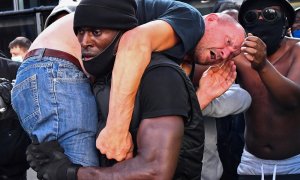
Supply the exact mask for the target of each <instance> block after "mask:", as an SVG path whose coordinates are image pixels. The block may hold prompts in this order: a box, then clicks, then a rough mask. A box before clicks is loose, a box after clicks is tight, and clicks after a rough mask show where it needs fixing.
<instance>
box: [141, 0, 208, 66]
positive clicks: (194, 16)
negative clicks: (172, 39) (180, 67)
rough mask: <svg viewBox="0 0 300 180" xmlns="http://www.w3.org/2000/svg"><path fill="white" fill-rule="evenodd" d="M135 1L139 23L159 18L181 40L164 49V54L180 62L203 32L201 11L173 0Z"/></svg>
mask: <svg viewBox="0 0 300 180" xmlns="http://www.w3.org/2000/svg"><path fill="white" fill-rule="evenodd" d="M137 3H138V10H137V18H138V21H139V24H145V23H147V22H150V21H153V20H157V19H160V20H163V21H166V22H167V23H169V24H170V25H171V26H172V28H173V30H174V31H175V32H176V34H177V36H178V37H179V39H180V40H181V42H180V43H179V44H177V45H176V46H174V47H173V48H170V49H169V50H166V51H164V54H166V55H168V56H171V57H172V59H173V60H174V58H176V62H177V63H181V59H182V58H183V57H184V55H185V54H186V53H187V52H189V51H191V50H193V49H194V48H195V46H196V45H197V43H198V41H199V39H200V38H201V37H202V35H203V34H204V26H205V25H204V20H203V17H202V15H201V13H200V12H199V11H198V10H197V9H196V8H194V7H193V6H191V5H189V4H186V3H183V2H179V1H174V0H155V1H153V0H137Z"/></svg>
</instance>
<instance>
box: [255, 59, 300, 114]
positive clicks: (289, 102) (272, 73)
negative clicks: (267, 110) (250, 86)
mask: <svg viewBox="0 0 300 180" xmlns="http://www.w3.org/2000/svg"><path fill="white" fill-rule="evenodd" d="M292 66H293V65H292ZM294 66H295V67H298V68H299V67H300V64H299V63H298V65H297V66H296V65H294ZM295 70H296V69H295V68H293V67H292V68H291V70H290V72H289V75H288V77H284V76H283V75H282V74H281V73H280V72H278V71H277V70H276V69H275V67H274V66H273V65H272V64H271V63H270V62H269V61H267V62H266V65H265V66H264V67H263V68H262V69H261V70H259V71H258V73H259V76H260V78H261V80H262V81H263V83H264V84H265V86H266V87H267V88H268V90H269V92H270V93H271V94H272V95H273V97H274V98H275V99H276V100H277V102H279V103H280V104H281V105H282V106H284V107H286V108H296V107H299V106H300V78H299V73H298V72H299V69H297V70H296V71H297V74H298V75H297V76H298V77H296V76H294V75H293V74H295ZM293 76H294V77H293ZM293 80H294V81H293ZM297 82H298V83H297Z"/></svg>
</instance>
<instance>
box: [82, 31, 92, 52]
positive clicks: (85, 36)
mask: <svg viewBox="0 0 300 180" xmlns="http://www.w3.org/2000/svg"><path fill="white" fill-rule="evenodd" d="M79 42H80V45H81V47H82V48H87V47H88V46H92V40H91V37H90V33H89V32H84V33H82V34H81V38H79Z"/></svg>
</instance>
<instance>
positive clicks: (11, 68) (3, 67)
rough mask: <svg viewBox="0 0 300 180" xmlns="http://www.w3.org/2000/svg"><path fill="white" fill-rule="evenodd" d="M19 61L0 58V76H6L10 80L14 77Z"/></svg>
mask: <svg viewBox="0 0 300 180" xmlns="http://www.w3.org/2000/svg"><path fill="white" fill-rule="evenodd" d="M20 65H21V63H20V62H16V61H11V60H5V59H2V58H0V78H6V79H8V80H10V81H12V80H13V79H15V78H16V74H17V70H18V68H19V66H20Z"/></svg>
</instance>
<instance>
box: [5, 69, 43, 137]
mask: <svg viewBox="0 0 300 180" xmlns="http://www.w3.org/2000/svg"><path fill="white" fill-rule="evenodd" d="M11 97H12V107H13V108H14V110H15V111H16V113H17V115H18V117H19V120H20V122H21V124H22V126H23V128H24V129H25V130H26V131H27V132H28V133H29V134H31V132H32V130H33V128H34V126H35V124H36V122H37V120H38V119H39V117H40V114H41V113H40V107H39V101H38V86H37V75H36V74H34V75H32V76H30V77H28V78H26V79H24V80H23V81H21V82H18V83H17V84H15V86H14V87H13V89H12V95H11Z"/></svg>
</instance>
